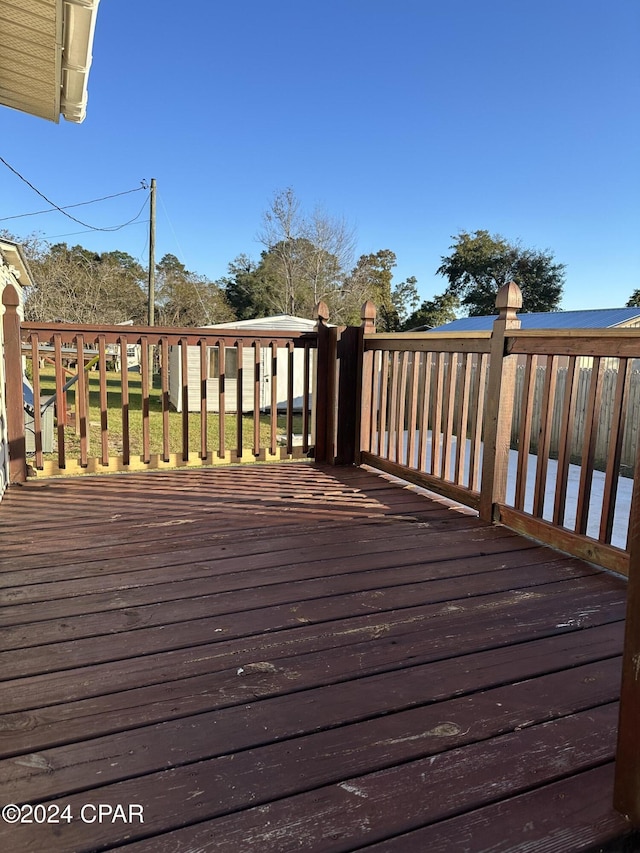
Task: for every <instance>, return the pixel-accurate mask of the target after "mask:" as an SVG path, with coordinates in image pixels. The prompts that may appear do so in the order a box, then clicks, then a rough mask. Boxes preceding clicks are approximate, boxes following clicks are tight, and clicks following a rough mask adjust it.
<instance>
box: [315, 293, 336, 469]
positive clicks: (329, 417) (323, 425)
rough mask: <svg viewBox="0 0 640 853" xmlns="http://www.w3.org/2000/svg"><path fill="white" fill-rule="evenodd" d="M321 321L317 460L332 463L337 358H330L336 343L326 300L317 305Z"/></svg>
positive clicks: (316, 402)
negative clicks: (329, 324) (334, 342)
mask: <svg viewBox="0 0 640 853" xmlns="http://www.w3.org/2000/svg"><path fill="white" fill-rule="evenodd" d="M314 314H315V319H316V321H317V323H318V349H317V358H316V381H315V400H314V407H315V425H316V428H315V450H314V458H315V460H316V462H330V463H333V423H334V420H333V412H334V408H335V380H334V376H335V358H334V360H333V361H332V360H331V352H332V350H333V342H332V335H331V329H330V328H329V327H328V325H327V323H328V321H329V309H328V308H327V305H326V303H324V302H319V303H318V304H317V305H316V308H315V312H314Z"/></svg>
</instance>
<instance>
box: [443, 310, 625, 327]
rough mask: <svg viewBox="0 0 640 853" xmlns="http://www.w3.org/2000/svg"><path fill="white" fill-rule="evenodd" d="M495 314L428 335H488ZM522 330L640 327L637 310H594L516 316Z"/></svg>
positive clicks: (463, 320)
mask: <svg viewBox="0 0 640 853" xmlns="http://www.w3.org/2000/svg"><path fill="white" fill-rule="evenodd" d="M496 316H497V315H495V314H492V315H489V314H484V315H482V316H479V317H460V318H459V319H458V320H452V321H451V322H450V323H445V324H444V325H442V326H437V327H436V328H434V329H430V330H429V331H431V332H490V331H491V329H492V327H493V321H494V320H495V319H496ZM518 318H519V320H520V321H521V323H522V325H521V328H522V329H615V328H621V327H640V308H594V309H589V310H584V311H536V312H532V313H530V314H527V313H524V314H518Z"/></svg>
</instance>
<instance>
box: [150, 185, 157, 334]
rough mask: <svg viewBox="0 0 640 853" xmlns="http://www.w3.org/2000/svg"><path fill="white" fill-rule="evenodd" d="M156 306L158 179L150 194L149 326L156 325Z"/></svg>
mask: <svg viewBox="0 0 640 853" xmlns="http://www.w3.org/2000/svg"><path fill="white" fill-rule="evenodd" d="M155 304H156V179H155V178H151V192H150V194H149V306H148V307H149V325H150V326H154V325H155Z"/></svg>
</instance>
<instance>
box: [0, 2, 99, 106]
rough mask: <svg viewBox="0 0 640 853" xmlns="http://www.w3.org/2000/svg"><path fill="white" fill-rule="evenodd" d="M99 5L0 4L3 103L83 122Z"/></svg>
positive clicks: (1, 89)
mask: <svg viewBox="0 0 640 853" xmlns="http://www.w3.org/2000/svg"><path fill="white" fill-rule="evenodd" d="M98 2H99V0H0V103H2V104H4V105H5V106H8V107H13V108H14V109H17V110H21V111H22V112H26V113H30V114H31V115H35V116H39V117H41V118H46V119H49V120H50V121H55V122H57V121H58V120H59V117H60V115H63V116H64V118H66V119H67V120H69V121H75V122H80V121H82V120H83V119H84V116H85V110H86V101H87V80H88V75H89V67H90V65H91V48H92V45H93V34H94V29H95V18H96V13H97V7H98Z"/></svg>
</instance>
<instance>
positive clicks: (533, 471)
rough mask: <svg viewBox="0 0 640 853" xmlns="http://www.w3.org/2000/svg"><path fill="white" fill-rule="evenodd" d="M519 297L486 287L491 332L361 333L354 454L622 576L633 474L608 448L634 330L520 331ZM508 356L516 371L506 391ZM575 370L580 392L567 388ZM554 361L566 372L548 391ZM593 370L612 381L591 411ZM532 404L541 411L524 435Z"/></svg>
mask: <svg viewBox="0 0 640 853" xmlns="http://www.w3.org/2000/svg"><path fill="white" fill-rule="evenodd" d="M519 302H520V296H519V291H518V290H517V288H515V286H513V287H511V286H508V287H507V288H505V289H503V290H502V291H501V292H500V295H499V307H500V310H501V313H500V315H499V316H498V317H496V321H495V324H494V328H493V331H492V332H486V333H466V334H462V335H461V334H456V335H454V334H452V333H449V334H444V333H428V332H427V333H421V334H375V333H372V332H367V333H365V334H364V335H363V380H362V381H363V391H362V416H361V433H360V455H359V458H360V460H361V461H363V462H367V463H370V464H372V465H375V466H377V467H378V468H381V469H382V470H385V471H387V472H389V473H391V474H395V475H398V476H400V477H403V478H404V479H407V480H409V481H411V482H414V483H416V484H418V485H422V486H425V487H426V488H430V489H432V490H433V491H436V492H438V493H440V494H444V495H446V496H448V497H450V498H453V499H455V500H458V501H461V502H462V503H464V504H466V505H468V506H471V507H473V508H475V509H478V510H479V512H480V515H481V516H482V517H483V518H485V519H486V520H490V521H501V522H502V523H504V524H506V525H507V526H509V527H511V528H513V529H516V530H518V531H520V532H522V533H524V534H525V535H530V536H533V537H534V538H536V539H539V540H541V541H543V542H547V543H548V544H550V545H552V546H554V547H557V548H559V549H561V550H563V551H567V552H569V553H572V554H575V555H576V556H580V557H583V558H586V559H588V560H591V561H592V562H595V563H598V564H599V565H602V566H605V567H607V568H610V569H613V570H615V571H617V572H620V573H622V574H627V572H628V566H629V550H628V542H627V540H628V527H629V520H630V505H631V498H632V487H633V480H632V479H630V478H629V477H628V476H627V477H623V476H622V474H623V473H626V474H628V473H629V471H628V470H625V471H622V470H621V453H622V447H623V441H624V440H625V437H626V440H627V445H628V437H629V434H631V433H633V434H635V435H636V436H637V433H638V429H637V425H632V426H634V429H633V430H631V429H630V428H629V425H628V424H627V420H628V408H629V397H630V393H629V389H630V378H631V374H632V369H633V362H634V359H640V330H638V329H605V330H578V331H575V330H571V331H563V332H560V331H558V332H556V331H535V332H531V331H522V330H521V329H520V328H519V327H520V321H519V320H518V318H517V314H516V310H517V307H518V306H519ZM518 365H520V367H521V369H523V370H524V381H523V382H521V383H520V389H521V390H520V393H519V395H518V396H516V381H515V379H516V367H517V366H518ZM539 367H543V368H544V381H543V383H542V385H540V383H536V373H537V368H539ZM584 368H589V370H590V377H591V379H590V387H589V393H588V395H587V397H586V398H584V397H582V398H579V396H578V394H577V393H576V392H577V382H578V376H579V372H580V370H581V369H584ZM559 369H562V370H563V371H564V372H565V374H566V377H567V378H566V381H565V382H564V383H563V391H562V394H561V395H560V394H559V393H558V382H557V377H558V371H559ZM605 369H607V370H609V371H614V372H615V374H616V381H615V394H614V400H613V403H612V405H610V406H608V407H607V410H606V411H603V407H602V387H603V375H604V371H605ZM534 408H535V409H537V410H538V411H539V412H541V416H540V418H539V430H538V434H536V435H533V434H532V422H533V418H532V413H533V411H534ZM552 418H555V421H556V423H555V427H556V430H557V431H558V433H559V435H560V440H559V444H558V452H557V453H551V425H552ZM514 420H517V422H518V424H519V429H518V432H517V440H516V442H515V443H514V442H513V441H512V424H513V422H514ZM578 424H579V426H580V445H579V446H580V456H579V458H576V456H575V452H573V456H572V450H573V451H574V450H575V446H576V440H577V439H576V435H577V429H578ZM603 443H604V445H605V446H606V454H605V460H604V464H600V463H599V461H598V457H599V456H600V455H601V454H600V453H599V452H598V454H596V448H597V447H602V446H603ZM634 455H635V449H634ZM596 463H598V467H600V468H601V469H602V470H596Z"/></svg>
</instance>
